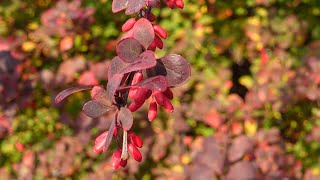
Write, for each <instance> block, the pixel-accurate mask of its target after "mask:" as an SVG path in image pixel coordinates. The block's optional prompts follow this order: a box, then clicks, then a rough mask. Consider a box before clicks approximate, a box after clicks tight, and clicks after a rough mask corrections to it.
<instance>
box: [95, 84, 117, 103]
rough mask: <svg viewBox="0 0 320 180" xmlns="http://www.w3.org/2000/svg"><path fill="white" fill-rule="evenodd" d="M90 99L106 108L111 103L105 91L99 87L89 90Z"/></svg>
mask: <svg viewBox="0 0 320 180" xmlns="http://www.w3.org/2000/svg"><path fill="white" fill-rule="evenodd" d="M91 98H92V99H93V100H97V101H99V102H101V103H102V104H104V105H106V106H111V105H112V102H111V101H110V100H109V99H108V93H107V91H106V90H105V89H104V88H103V87H100V86H94V87H93V89H92V90H91Z"/></svg>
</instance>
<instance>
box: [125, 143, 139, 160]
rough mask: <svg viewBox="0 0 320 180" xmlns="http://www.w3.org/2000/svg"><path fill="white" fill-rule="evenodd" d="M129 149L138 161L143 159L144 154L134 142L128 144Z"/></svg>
mask: <svg viewBox="0 0 320 180" xmlns="http://www.w3.org/2000/svg"><path fill="white" fill-rule="evenodd" d="M128 151H129V153H130V155H131V156H132V157H133V158H134V159H135V160H136V161H138V162H141V160H142V155H141V153H140V151H139V149H138V148H137V147H136V146H135V145H133V144H132V143H130V144H129V145H128Z"/></svg>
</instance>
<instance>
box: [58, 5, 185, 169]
mask: <svg viewBox="0 0 320 180" xmlns="http://www.w3.org/2000/svg"><path fill="white" fill-rule="evenodd" d="M165 3H166V5H167V6H168V7H170V8H174V7H178V8H183V6H184V3H183V1H182V0H166V1H165ZM158 7H160V1H159V0H113V2H112V11H113V12H114V13H117V12H119V11H121V10H124V9H125V14H127V15H131V14H136V15H137V17H135V18H130V19H128V20H127V21H126V22H125V23H124V24H123V26H122V31H123V32H124V33H125V34H124V35H123V37H122V38H121V39H120V41H119V42H118V44H117V48H116V52H117V55H118V56H116V57H114V58H113V59H112V61H111V64H110V66H109V71H108V75H107V76H108V83H107V86H106V89H105V88H104V86H102V85H101V86H77V87H72V88H69V89H66V90H64V91H62V92H60V93H59V94H58V95H57V96H56V99H55V101H56V103H59V102H61V101H62V100H63V99H64V98H66V97H67V96H69V95H70V94H72V93H75V92H79V91H84V90H91V98H92V100H91V101H89V102H87V103H85V104H84V106H83V111H84V112H85V113H86V114H87V115H88V116H90V117H92V118H98V117H100V116H102V115H105V114H106V113H113V116H114V120H113V121H112V122H111V125H110V128H109V130H108V131H105V132H103V133H102V134H101V135H99V136H98V137H97V138H96V140H95V146H94V151H95V152H97V153H101V152H103V151H106V150H107V149H108V147H109V146H110V144H111V142H112V139H115V141H116V142H117V143H116V144H117V148H116V150H115V151H114V153H113V155H112V160H111V166H112V167H113V168H114V169H117V168H118V167H119V166H122V167H125V166H126V164H127V159H128V158H129V156H131V157H133V158H134V159H135V160H136V161H139V162H140V161H141V160H142V155H141V153H140V151H139V149H138V148H141V147H142V145H143V142H142V140H141V139H140V138H139V136H137V135H136V134H135V133H133V132H131V131H130V129H131V127H132V125H133V115H132V112H135V111H137V110H138V109H139V108H140V107H141V106H142V105H143V104H145V103H146V102H147V103H149V111H148V119H149V121H153V120H154V119H155V118H156V116H157V112H158V106H160V107H163V108H164V109H165V110H166V111H168V112H172V111H173V109H174V108H173V105H172V103H171V100H172V99H173V93H172V91H171V90H170V89H171V88H174V87H177V86H180V85H182V84H184V83H185V82H186V81H187V80H188V79H189V77H190V75H191V67H190V65H189V63H188V62H187V61H186V60H185V59H184V58H183V57H182V56H180V55H178V54H169V55H166V56H164V57H162V58H160V59H156V57H155V53H154V52H155V50H157V49H162V48H163V41H162V39H165V38H167V36H168V35H167V32H166V30H165V29H163V28H162V27H161V26H160V25H158V24H155V23H154V22H155V21H156V17H155V15H154V14H153V13H152V9H153V8H158ZM128 98H129V99H130V100H128ZM120 136H122V138H120ZM121 139H122V140H121ZM128 140H129V141H128Z"/></svg>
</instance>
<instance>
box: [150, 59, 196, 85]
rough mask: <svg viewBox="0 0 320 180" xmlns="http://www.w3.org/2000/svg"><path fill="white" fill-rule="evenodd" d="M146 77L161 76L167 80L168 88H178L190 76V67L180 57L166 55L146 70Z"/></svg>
mask: <svg viewBox="0 0 320 180" xmlns="http://www.w3.org/2000/svg"><path fill="white" fill-rule="evenodd" d="M147 74H148V76H155V75H163V76H165V77H166V78H167V80H168V82H169V86H171V87H173V86H180V85H182V84H184V83H185V82H186V81H187V80H188V79H189V78H190V76H191V66H190V64H189V63H188V62H187V61H186V59H184V58H183V57H182V56H180V55H177V54H170V55H167V56H165V57H163V58H161V59H159V60H158V61H157V65H156V66H155V67H154V68H152V69H149V70H147Z"/></svg>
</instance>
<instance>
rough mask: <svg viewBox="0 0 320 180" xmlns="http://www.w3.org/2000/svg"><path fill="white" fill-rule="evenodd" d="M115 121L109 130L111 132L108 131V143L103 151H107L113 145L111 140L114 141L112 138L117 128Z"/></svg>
mask: <svg viewBox="0 0 320 180" xmlns="http://www.w3.org/2000/svg"><path fill="white" fill-rule="evenodd" d="M115 122H116V121H115V120H113V121H112V123H111V125H110V128H109V131H108V135H107V138H106V143H105V145H104V148H103V151H106V150H107V149H108V148H109V146H110V144H111V140H112V137H113V131H114V128H115Z"/></svg>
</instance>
